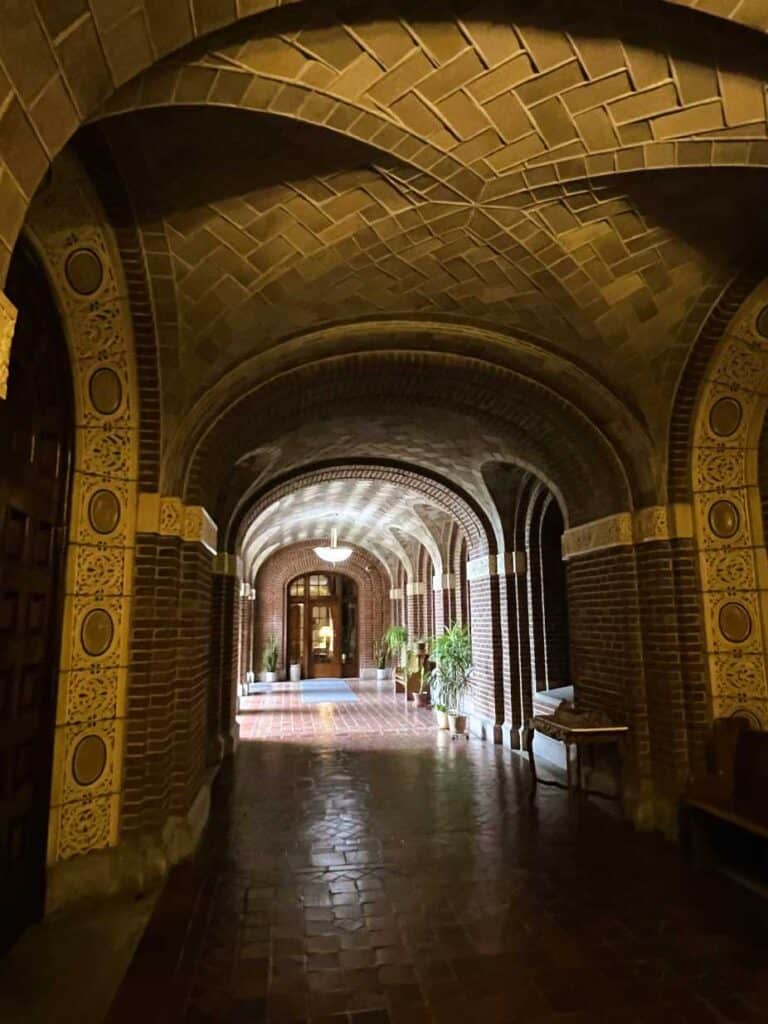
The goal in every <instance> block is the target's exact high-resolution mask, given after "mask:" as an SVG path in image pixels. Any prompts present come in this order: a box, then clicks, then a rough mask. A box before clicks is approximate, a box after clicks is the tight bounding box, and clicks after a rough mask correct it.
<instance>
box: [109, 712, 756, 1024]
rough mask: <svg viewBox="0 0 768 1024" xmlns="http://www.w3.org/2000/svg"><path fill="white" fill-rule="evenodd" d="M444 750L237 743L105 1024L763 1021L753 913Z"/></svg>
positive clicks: (471, 758)
mask: <svg viewBox="0 0 768 1024" xmlns="http://www.w3.org/2000/svg"><path fill="white" fill-rule="evenodd" d="M527 784H528V767H527V764H526V763H525V761H523V760H522V759H521V758H518V757H517V756H516V755H514V754H512V753H510V752H509V751H505V750H502V749H501V748H499V747H494V746H492V745H491V744H488V743H484V742H482V741H480V740H476V739H472V740H469V741H464V740H454V741H452V740H451V739H450V737H448V736H447V735H446V734H438V733H436V732H430V733H426V732H423V733H419V734H414V733H402V734H399V735H398V734H393V733H388V734H385V735H375V734H370V735H364V734H360V735H354V734H348V735H346V736H344V737H340V736H335V737H333V738H332V740H329V739H324V738H322V737H321V738H317V739H314V740H307V741H306V742H303V743H299V742H296V740H293V741H292V742H276V741H266V740H262V741H259V742H245V743H243V744H242V745H241V747H240V750H239V752H238V755H237V758H236V762H235V764H234V765H233V766H231V767H230V769H228V770H225V771H224V773H223V774H222V775H221V777H220V779H219V782H218V791H217V794H216V800H215V808H214V817H213V821H212V825H211V828H210V831H209V835H208V839H207V842H206V844H205V848H204V851H203V854H202V855H201V857H200V859H199V860H198V862H197V863H195V864H191V865H186V866H184V867H182V868H181V869H178V870H177V872H176V874H175V876H172V878H171V881H170V883H169V884H168V886H167V887H166V890H165V892H164V894H163V896H162V897H161V899H160V901H159V904H158V909H157V911H156V913H155V916H154V918H153V921H152V922H151V923H150V926H149V928H148V930H147V932H146V934H145V936H144V939H143V941H142V943H141V944H140V946H139V950H138V953H137V955H136V957H135V958H134V961H133V964H132V966H131V968H130V969H129V972H128V975H127V977H126V979H125V982H124V984H123V987H122V989H121V990H120V992H119V993H118V997H117V999H116V1001H115V1004H114V1006H113V1010H112V1013H111V1015H110V1017H109V1018H108V1021H109V1024H128V1022H131V1024H134V1022H137V1021H138V1022H140V1024H159V1022H160V1021H162V1022H163V1024H175V1022H184V1024H225V1022H226V1024H246V1022H259V1021H267V1022H294V1024H298V1022H307V1021H311V1022H312V1024H386V1022H390V1024H422V1022H430V1024H439V1022H440V1024H441V1022H446V1024H447V1022H460V1024H470V1022H475V1021H477V1022H481V1021H482V1022H486V1024H490V1022H494V1024H495V1022H507V1021H509V1022H514V1021H521V1022H522V1021H525V1022H529V1024H545V1022H546V1024H555V1022H558V1024H600V1022H606V1021H610V1022H617V1024H618V1022H626V1024H648V1022H661V1021H668V1022H675V1024H687V1022H690V1024H707V1022H723V1021H761V1022H765V1021H766V1020H768V904H766V902H764V901H763V899H761V898H760V897H758V896H756V895H754V894H753V893H751V892H749V891H747V890H745V889H743V888H741V887H738V886H736V885H735V884H734V883H732V882H730V881H728V880H727V879H725V878H723V877H720V876H715V877H709V876H705V875H697V876H690V875H689V874H688V873H687V871H686V870H685V868H684V867H683V865H682V863H681V861H680V859H679V855H678V852H677V850H676V848H675V847H673V846H671V845H669V844H667V843H665V842H664V841H663V840H661V839H660V838H656V837H653V836H649V835H641V834H638V833H636V832H634V831H633V830H632V829H631V828H630V827H629V826H627V825H625V824H623V823H621V822H619V821H617V820H616V819H615V818H614V817H612V816H611V815H610V813H609V811H608V808H609V806H610V805H603V806H600V804H599V803H598V802H592V803H590V802H581V801H577V802H574V803H570V804H569V802H568V798H567V796H566V794H564V793H562V792H560V791H557V790H543V791H540V796H539V799H538V806H537V807H536V808H533V809H531V808H530V807H529V805H528V802H527Z"/></svg>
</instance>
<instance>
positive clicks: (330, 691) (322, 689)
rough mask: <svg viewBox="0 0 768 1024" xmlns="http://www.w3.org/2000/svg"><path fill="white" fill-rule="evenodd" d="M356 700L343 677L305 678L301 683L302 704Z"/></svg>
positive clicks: (343, 702) (349, 702) (348, 702)
mask: <svg viewBox="0 0 768 1024" xmlns="http://www.w3.org/2000/svg"><path fill="white" fill-rule="evenodd" d="M356 700H357V696H356V694H354V693H352V691H351V690H350V688H349V686H348V685H347V684H346V683H345V682H344V680H343V679H305V680H304V681H303V682H302V684H301V703H302V704H351V703H352V702H353V701H356Z"/></svg>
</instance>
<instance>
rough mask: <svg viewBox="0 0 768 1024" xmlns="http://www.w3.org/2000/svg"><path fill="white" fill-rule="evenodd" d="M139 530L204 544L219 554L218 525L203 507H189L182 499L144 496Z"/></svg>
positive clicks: (140, 504) (141, 499) (137, 525)
mask: <svg viewBox="0 0 768 1024" xmlns="http://www.w3.org/2000/svg"><path fill="white" fill-rule="evenodd" d="M136 531H137V533H156V534H159V535H160V536H161V537H180V538H181V539H182V540H185V541H189V542H191V543H199V544H202V545H203V547H205V548H207V549H208V551H210V552H211V554H213V555H215V554H216V553H217V548H216V543H217V540H218V527H217V526H216V523H215V522H214V521H213V519H212V518H211V516H210V515H209V514H208V513H207V512H206V510H205V509H204V508H203V507H202V505H185V504H184V503H183V502H182V500H181V498H172V497H164V496H163V495H161V494H140V495H139V507H138V513H137V517H136Z"/></svg>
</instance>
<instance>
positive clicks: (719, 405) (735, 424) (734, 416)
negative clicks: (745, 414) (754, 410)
mask: <svg viewBox="0 0 768 1024" xmlns="http://www.w3.org/2000/svg"><path fill="white" fill-rule="evenodd" d="M741 415H742V410H741V404H740V403H739V402H737V401H736V399H735V398H718V400H717V401H716V402H715V404H714V405H713V406H712V408H711V409H710V410H709V425H710V427H711V428H712V432H713V433H715V434H717V436H718V437H730V436H731V434H735V433H736V431H737V430H738V429H739V426H740V424H741Z"/></svg>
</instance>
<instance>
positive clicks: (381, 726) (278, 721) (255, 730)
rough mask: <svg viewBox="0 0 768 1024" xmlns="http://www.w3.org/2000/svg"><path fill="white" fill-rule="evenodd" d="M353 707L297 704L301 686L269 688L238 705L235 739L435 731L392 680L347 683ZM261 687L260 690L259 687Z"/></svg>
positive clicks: (425, 713) (430, 720)
mask: <svg viewBox="0 0 768 1024" xmlns="http://www.w3.org/2000/svg"><path fill="white" fill-rule="evenodd" d="M345 682H346V683H347V684H348V686H349V688H350V690H351V691H352V692H353V693H354V694H355V696H356V697H357V700H356V701H354V703H333V702H329V703H325V702H321V703H316V704H305V703H303V702H302V698H301V690H300V686H301V684H300V683H289V682H279V683H274V684H273V685H272V687H271V689H270V690H269V691H268V692H266V693H259V694H254V695H253V696H251V697H243V698H241V701H240V718H239V722H240V735H241V737H242V738H243V739H244V740H255V739H279V740H285V741H288V742H289V741H293V740H300V741H302V740H306V739H315V738H325V739H333V738H334V737H336V736H346V735H349V734H352V733H354V734H363V733H364V734H366V735H375V734H379V735H383V734H385V733H393V734H397V735H402V734H403V733H413V732H428V733H430V734H431V733H432V732H433V730H434V720H433V716H432V714H431V712H429V711H426V710H424V709H419V708H417V707H416V705H415V704H414V703H413V701H406V700H405V698H404V697H403V695H402V694H396V693H394V692H393V688H392V680H391V679H387V680H383V681H382V682H377V681H376V680H375V679H347V680H345ZM262 685H263V684H262Z"/></svg>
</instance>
